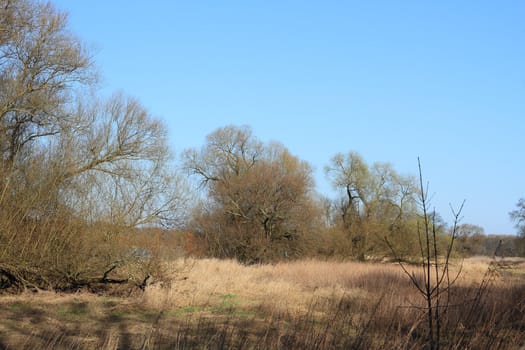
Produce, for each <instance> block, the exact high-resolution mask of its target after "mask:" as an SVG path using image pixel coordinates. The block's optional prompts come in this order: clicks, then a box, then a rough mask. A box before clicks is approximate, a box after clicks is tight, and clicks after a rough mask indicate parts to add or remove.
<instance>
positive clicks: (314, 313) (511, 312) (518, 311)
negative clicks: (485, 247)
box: [0, 258, 525, 349]
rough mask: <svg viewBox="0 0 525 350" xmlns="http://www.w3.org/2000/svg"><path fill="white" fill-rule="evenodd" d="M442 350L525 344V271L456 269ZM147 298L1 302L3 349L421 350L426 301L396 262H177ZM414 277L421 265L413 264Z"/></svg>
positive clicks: (504, 266)
mask: <svg viewBox="0 0 525 350" xmlns="http://www.w3.org/2000/svg"><path fill="white" fill-rule="evenodd" d="M460 266H461V274H460V277H459V279H458V281H457V282H456V283H455V284H454V285H453V286H452V287H451V288H450V290H449V292H450V293H449V303H448V307H447V308H446V309H445V308H444V309H443V310H442V311H441V315H440V319H441V327H442V328H441V333H442V337H441V339H440V346H441V348H444V349H449V348H451V349H467V348H471V349H522V348H523V347H524V346H525V262H524V261H523V260H516V259H514V260H513V259H506V260H504V261H499V263H498V264H496V265H495V264H491V260H490V259H488V258H471V259H467V260H465V261H464V262H463V263H461V262H459V261H458V262H454V264H452V266H451V269H452V270H455V271H459V269H460ZM169 269H170V271H172V272H173V276H172V280H171V282H170V283H164V284H163V285H160V284H154V285H152V286H149V287H148V288H147V289H146V291H145V292H144V293H143V294H138V293H134V294H133V295H130V296H124V297H114V296H97V295H93V294H89V293H76V294H57V293H52V292H39V293H31V294H22V295H1V296H0V313H1V314H2V321H1V322H0V348H7V349H36V348H38V349H173V348H175V349H352V348H353V349H396V348H397V349H420V348H424V346H425V341H426V332H427V330H426V327H425V309H424V305H425V304H424V299H423V298H422V297H421V295H420V294H418V292H417V289H416V288H415V287H414V285H413V284H412V283H411V282H410V279H409V278H408V277H407V276H406V274H405V273H404V272H403V271H402V270H401V268H400V267H399V266H398V265H396V264H386V263H383V264H379V263H356V262H333V261H316V260H307V261H297V262H290V263H280V264H275V265H260V266H243V265H240V264H238V263H236V262H234V261H221V260H214V259H200V260H180V261H176V262H173V263H172V265H171V266H170V267H169ZM409 269H410V270H411V271H413V273H414V276H416V277H417V276H418V273H419V269H418V267H417V266H411V267H409Z"/></svg>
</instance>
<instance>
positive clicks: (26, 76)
mask: <svg viewBox="0 0 525 350" xmlns="http://www.w3.org/2000/svg"><path fill="white" fill-rule="evenodd" d="M96 82H97V72H96V69H95V67H94V64H93V61H92V58H91V56H90V54H89V52H88V51H87V50H86V48H85V46H84V44H83V43H82V42H81V41H80V40H79V39H78V38H77V37H75V36H74V35H73V34H72V33H70V31H69V30H68V28H67V16H66V15H65V14H63V13H61V12H59V11H57V10H56V9H55V8H54V7H53V6H52V5H51V4H46V3H42V2H34V1H30V0H2V1H0V287H2V288H15V289H26V288H32V289H42V288H43V289H51V288H52V289H72V288H73V289H75V288H81V287H89V286H93V285H95V284H98V285H101V284H102V285H103V284H108V283H110V282H113V283H124V282H130V281H132V280H133V281H134V283H135V284H137V285H139V286H141V284H142V283H143V282H144V281H145V280H146V278H147V276H148V275H149V274H151V273H152V272H151V271H149V270H151V269H152V268H153V265H152V263H153V261H154V259H153V257H152V256H151V255H152V251H150V252H149V253H148V256H147V257H145V256H144V254H140V253H137V249H133V247H134V243H133V237H134V235H133V234H132V232H133V230H134V229H135V228H138V227H145V226H154V225H161V224H162V225H165V226H173V225H175V224H176V223H177V222H178V220H179V219H180V217H179V215H180V214H181V212H182V211H181V208H182V207H183V206H184V205H185V195H184V191H183V187H182V186H181V184H180V180H179V178H178V177H177V176H176V174H175V173H174V172H173V171H172V170H171V169H170V154H169V151H168V148H167V144H166V131H165V127H164V126H163V125H162V123H161V122H160V121H159V120H157V119H154V118H152V117H151V116H150V114H149V113H148V111H147V110H145V109H144V107H142V106H141V104H140V103H139V102H138V101H137V100H135V99H133V98H129V97H126V96H124V95H122V94H115V95H113V96H112V97H110V98H108V99H101V98H97V97H96V96H95V95H94V94H92V93H91V92H92V91H94V90H95V89H96Z"/></svg>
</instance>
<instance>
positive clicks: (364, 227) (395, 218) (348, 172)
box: [325, 152, 417, 260]
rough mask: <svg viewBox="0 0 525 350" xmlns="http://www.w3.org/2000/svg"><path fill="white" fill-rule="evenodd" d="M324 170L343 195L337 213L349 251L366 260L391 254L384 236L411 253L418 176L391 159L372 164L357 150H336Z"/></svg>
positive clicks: (402, 251)
mask: <svg viewBox="0 0 525 350" xmlns="http://www.w3.org/2000/svg"><path fill="white" fill-rule="evenodd" d="M325 172H326V174H327V176H328V178H329V179H330V181H331V183H332V185H333V187H334V188H335V189H336V190H338V191H339V193H340V198H339V200H338V202H337V203H338V205H337V206H335V208H336V210H337V213H336V214H335V215H334V217H335V218H336V221H335V225H336V226H337V227H339V229H340V230H341V231H343V233H344V234H345V235H346V237H347V239H348V240H349V242H350V247H349V250H350V251H349V252H347V254H350V255H352V256H354V257H356V258H358V259H361V260H364V259H365V258H366V256H367V255H372V256H376V257H382V256H384V255H388V254H389V252H390V250H389V248H388V246H386V245H385V238H387V239H388V240H389V241H390V242H395V243H394V244H396V248H397V250H398V251H399V254H400V255H406V254H410V253H411V248H410V247H411V245H410V241H411V240H412V239H417V234H415V233H416V232H415V222H416V220H417V215H416V214H417V205H416V204H417V203H416V188H417V187H416V184H415V179H414V178H413V177H410V176H402V175H400V174H398V173H397V172H396V171H395V170H394V169H393V168H392V166H391V165H390V164H387V163H374V164H373V165H371V166H369V165H368V164H367V163H366V162H365V161H364V159H363V158H362V157H361V156H360V155H359V154H358V153H355V152H349V153H348V154H342V153H339V154H336V155H335V156H334V157H333V158H332V159H331V161H330V164H329V165H327V166H326V167H325ZM414 243H416V241H414Z"/></svg>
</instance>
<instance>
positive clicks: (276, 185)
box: [185, 126, 320, 263]
mask: <svg viewBox="0 0 525 350" xmlns="http://www.w3.org/2000/svg"><path fill="white" fill-rule="evenodd" d="M185 166H186V168H187V169H188V170H189V171H190V172H191V173H192V174H194V175H196V176H198V177H199V178H200V181H201V185H202V186H204V188H205V189H206V191H207V198H208V199H207V200H206V201H205V203H204V204H203V205H202V206H201V207H200V209H199V211H196V213H195V215H194V220H193V228H194V230H195V231H196V233H197V234H199V235H200V236H202V237H204V239H205V241H206V243H207V245H208V247H209V250H210V253H211V254H212V255H214V256H218V257H234V258H237V259H238V260H240V261H242V262H245V263H256V262H266V261H271V260H277V259H286V258H297V257H300V256H303V255H304V254H306V253H307V252H308V251H309V250H310V249H313V246H312V241H313V237H314V232H315V230H316V229H317V227H318V226H317V225H318V222H317V220H318V218H319V217H320V216H319V214H320V212H319V211H318V208H317V206H316V205H315V203H314V201H313V186H314V183H313V180H312V175H311V168H310V166H309V165H308V164H307V163H306V162H304V161H301V160H299V159H298V158H297V157H295V156H293V155H291V154H290V153H289V152H288V150H287V149H286V148H285V147H283V146H282V145H277V144H269V145H265V144H263V143H262V142H260V141H259V140H257V139H256V138H255V137H254V136H253V135H252V132H251V130H250V129H249V128H248V127H240V128H239V127H235V126H228V127H225V128H221V129H218V130H216V131H215V132H213V133H211V134H210V135H208V137H207V141H206V144H205V145H204V146H203V148H202V149H200V150H196V149H191V150H187V151H186V152H185Z"/></svg>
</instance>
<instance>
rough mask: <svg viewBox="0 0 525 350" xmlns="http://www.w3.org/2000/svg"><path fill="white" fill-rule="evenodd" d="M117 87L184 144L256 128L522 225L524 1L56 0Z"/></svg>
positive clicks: (308, 151)
mask: <svg viewBox="0 0 525 350" xmlns="http://www.w3.org/2000/svg"><path fill="white" fill-rule="evenodd" d="M52 2H53V3H54V4H56V5H57V7H58V8H59V9H61V10H64V11H66V12H68V13H69V15H70V24H71V29H72V30H73V32H75V33H76V34H77V35H78V36H80V37H81V38H82V39H83V40H84V41H86V42H87V43H88V44H89V45H90V46H91V47H92V48H93V50H92V52H94V53H95V57H94V58H95V61H96V62H97V65H98V67H99V68H100V71H101V73H102V76H103V81H102V87H103V88H104V90H103V91H104V93H106V92H107V93H111V92H114V91H117V90H121V91H124V92H125V93H126V94H128V95H131V96H134V97H137V98H138V99H139V100H140V101H141V102H142V103H143V104H144V105H145V106H146V107H147V108H148V109H149V110H150V111H151V112H152V113H153V114H154V115H155V116H158V117H161V118H162V119H164V120H165V121H166V123H167V125H168V127H169V137H170V142H171V144H172V146H173V148H174V149H175V151H176V152H180V151H182V150H183V149H185V148H189V147H200V146H201V145H202V144H203V143H204V141H205V137H206V135H207V134H209V133H210V132H212V131H214V130H215V129H217V128H219V127H223V126H226V125H229V124H234V125H249V126H251V127H252V129H253V132H254V134H255V135H256V136H257V137H258V138H260V139H261V140H263V141H279V142H281V143H282V144H284V145H285V146H286V147H287V148H288V149H289V150H290V151H291V152H292V153H293V154H295V155H297V156H298V157H299V158H301V159H303V160H306V161H308V162H309V163H310V164H311V165H312V166H313V167H314V169H315V178H316V182H317V186H318V190H319V191H320V192H322V193H324V194H326V195H329V196H332V194H333V193H332V192H331V188H330V186H329V184H328V183H327V181H326V179H325V177H324V173H323V167H324V166H325V165H326V164H327V163H328V161H329V159H330V158H331V157H332V156H333V155H334V154H335V153H337V152H348V151H351V150H352V151H357V152H359V153H360V154H361V155H362V156H363V157H364V159H365V160H366V161H367V162H369V163H373V162H375V161H382V162H390V163H392V165H393V166H394V168H395V169H396V170H397V171H399V172H400V173H404V174H414V175H415V174H416V173H417V157H418V156H419V157H421V160H422V164H423V173H424V177H425V178H426V179H427V180H428V181H429V183H430V192H431V193H432V194H433V202H432V203H433V205H434V206H435V207H436V209H437V210H438V211H439V212H440V213H441V214H442V216H443V218H444V219H445V220H446V221H449V222H450V221H451V220H452V216H451V214H450V209H449V203H451V204H452V205H454V206H459V205H460V204H461V202H462V201H463V200H464V199H465V200H466V204H465V209H464V211H463V217H464V219H463V222H464V223H472V224H477V225H480V226H482V227H484V228H485V231H486V233H514V232H515V229H514V226H513V223H512V222H511V221H510V219H509V216H508V212H509V211H511V210H513V209H514V208H515V204H516V202H517V201H518V199H519V198H520V197H524V196H525V181H524V180H525V154H524V147H523V146H524V138H523V137H524V132H525V20H524V18H525V1H522V0H517V1H505V0H502V1H492V0H490V1H484V0H478V1H433V2H430V1H304V0H302V1H286V0H279V1H269V0H266V1H171V0H157V1H155V0H152V1H147V2H146V1H132V0H125V1H124V0H111V1H108V0H90V1H73V0H69V1H68V0H55V1H52Z"/></svg>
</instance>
